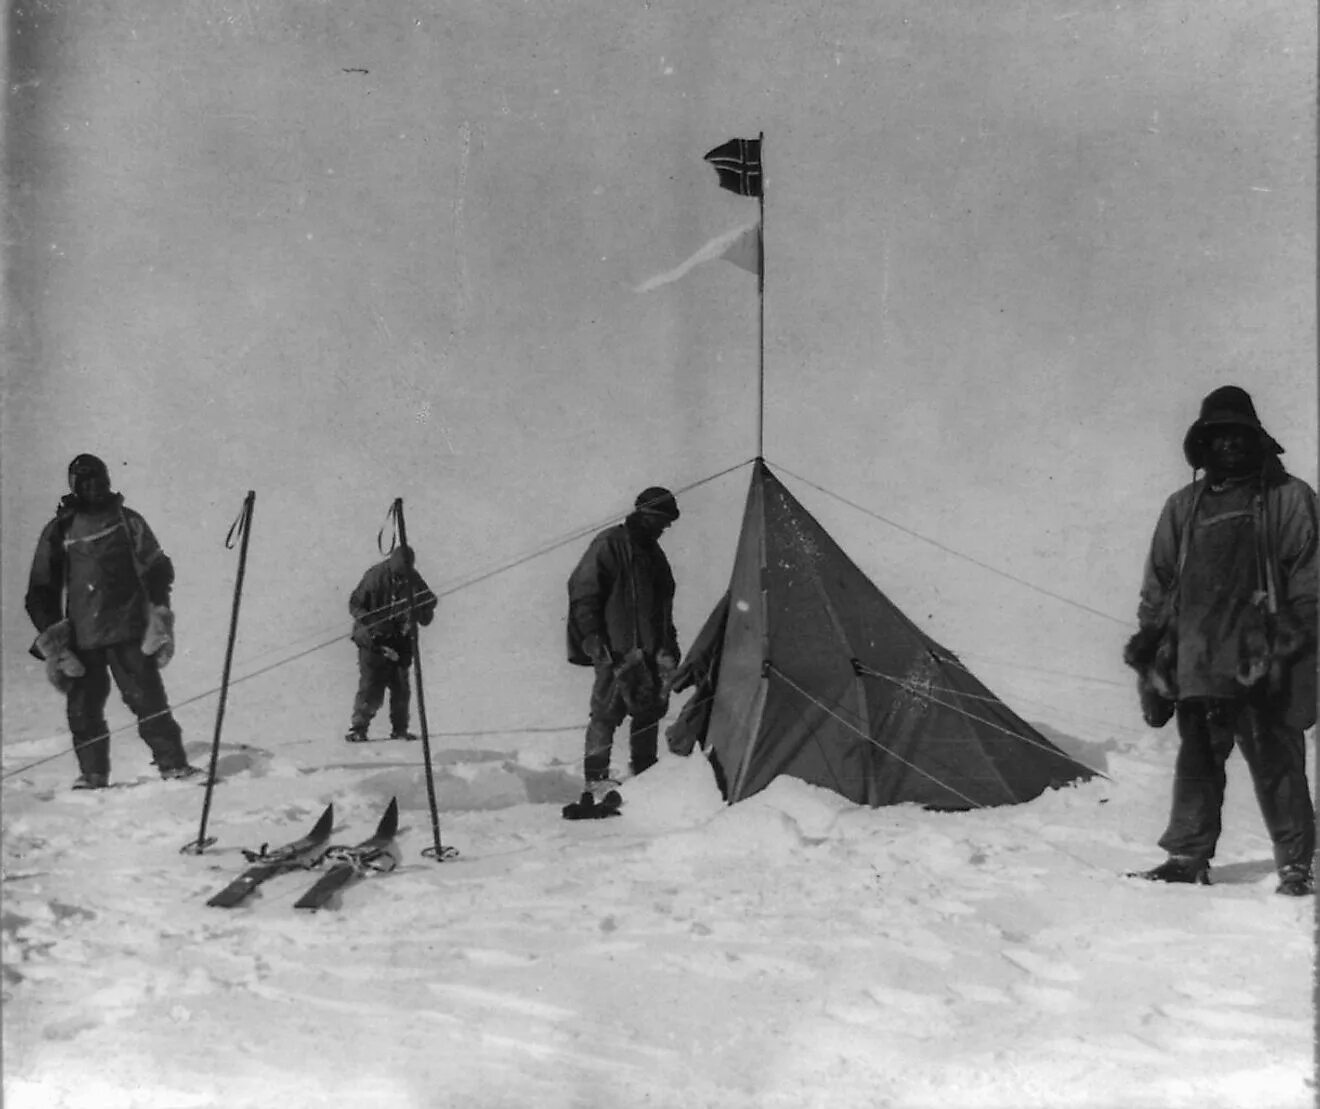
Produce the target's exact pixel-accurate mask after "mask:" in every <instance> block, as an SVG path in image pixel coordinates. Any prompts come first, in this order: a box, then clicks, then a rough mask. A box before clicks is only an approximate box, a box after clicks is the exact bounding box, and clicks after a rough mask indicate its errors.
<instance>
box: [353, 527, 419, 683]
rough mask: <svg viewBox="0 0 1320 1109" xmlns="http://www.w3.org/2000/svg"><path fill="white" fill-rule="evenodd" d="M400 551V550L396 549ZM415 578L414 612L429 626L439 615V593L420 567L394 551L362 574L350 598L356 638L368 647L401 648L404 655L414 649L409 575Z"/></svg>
mask: <svg viewBox="0 0 1320 1109" xmlns="http://www.w3.org/2000/svg"><path fill="white" fill-rule="evenodd" d="M396 553H397V552H396ZM410 577H411V579H412V592H413V609H412V611H413V613H414V615H415V616H416V618H417V623H418V624H419V625H421V626H422V627H426V625H427V624H429V623H430V622H431V620H432V618H433V617H434V616H435V607H436V597H435V595H434V594H433V593H432V592H431V587H430V586H429V585H427V584H426V582H425V581H424V580H423V579H422V575H421V574H419V573H418V572H417V571H416V569H414V568H411V567H407V566H405V565H404V562H403V560H402V559H396V558H395V557H394V555H391V556H390V558H387V559H385V560H384V561H383V562H378V563H377V564H376V565H375V566H373V567H371V569H370V570H368V571H367V572H366V573H365V574H363V575H362V580H361V581H360V582H358V584H357V588H356V589H354V590H353V592H352V594H351V595H350V596H349V598H348V611H349V612H350V613H351V614H352V616H353V636H352V638H353V642H354V643H356V644H357V645H358V646H359V647H363V648H365V649H366V650H368V651H377V652H379V651H380V649H381V648H382V647H390V648H392V649H394V650H395V651H398V652H399V654H400V657H401V658H402V657H403V656H405V655H406V653H407V652H409V651H410V650H411V642H412V641H411V634H412V629H411V627H410V625H409V622H408V579H409V578H410Z"/></svg>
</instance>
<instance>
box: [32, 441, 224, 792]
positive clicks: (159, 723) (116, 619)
mask: <svg viewBox="0 0 1320 1109" xmlns="http://www.w3.org/2000/svg"><path fill="white" fill-rule="evenodd" d="M173 585H174V565H173V563H171V562H170V560H169V558H168V557H166V555H165V552H164V551H162V550H161V549H160V544H159V543H157V542H156V537H155V535H153V534H152V531H151V528H149V527H148V526H147V522H146V520H144V519H143V518H142V517H141V516H140V515H139V514H138V513H136V512H134V511H133V510H132V509H131V508H127V507H126V506H125V505H124V498H123V497H122V496H121V495H120V494H118V493H115V492H113V491H112V490H111V488H110V472H109V470H108V469H107V468H106V465H105V463H104V462H102V461H101V459H99V458H97V457H96V456H95V455H91V454H80V455H78V457H77V458H75V459H74V460H73V461H72V462H71V463H70V464H69V492H68V494H67V495H66V496H65V497H63V498H62V499H61V500H60V503H59V506H58V507H57V508H56V510H55V518H54V519H53V520H51V521H50V523H48V524H47V525H46V526H45V528H44V529H42V532H41V537H40V538H39V539H38V540H37V550H36V553H35V555H34V556H33V559H32V570H31V573H30V574H29V576H28V589H27V597H26V608H27V613H28V616H29V617H31V619H32V623H33V625H34V626H35V627H36V629H37V633H38V634H37V639H36V642H35V643H34V644H33V645H32V653H33V654H34V655H35V656H36V657H37V658H40V659H44V660H45V663H46V674H47V677H48V678H49V679H50V681H51V684H52V685H54V686H55V687H56V688H57V689H59V690H60V691H61V692H62V693H63V694H64V697H65V707H66V711H67V714H68V721H69V730H70V731H71V732H72V733H73V749H74V752H75V754H76V755H77V758H78V769H79V775H78V778H77V780H76V781H75V782H74V783H73V788H74V789H104V788H105V787H106V785H107V784H108V783H109V780H110V732H109V728H107V726H106V722H105V706H106V701H107V700H108V699H109V697H110V679H111V677H113V678H114V681H115V684H116V685H117V686H118V687H119V692H120V694H121V695H122V696H123V699H124V703H125V704H126V705H127V706H128V707H129V709H131V710H132V712H133V715H134V716H136V717H137V721H138V734H139V735H140V736H141V737H142V739H143V740H144V741H145V742H146V744H147V746H148V747H149V748H150V749H151V754H152V761H153V762H154V763H155V765H156V768H157V769H158V770H159V772H160V776H161V777H162V778H166V779H175V778H187V777H191V776H192V775H194V774H197V773H199V771H198V770H197V768H196V767H193V766H189V765H188V759H187V756H186V755H185V753H184V748H183V739H182V735H181V732H180V729H179V725H178V723H177V722H176V721H175V719H174V717H173V715H172V714H171V712H170V707H169V702H168V699H167V698H166V696H165V685H164V683H163V681H162V680H161V676H160V671H161V668H162V667H163V666H165V665H166V664H167V663H168V662H169V660H170V658H171V657H172V656H173V654H174V616H173V613H172V611H171V610H170V593H171V589H172V587H173Z"/></svg>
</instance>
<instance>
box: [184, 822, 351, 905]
mask: <svg viewBox="0 0 1320 1109" xmlns="http://www.w3.org/2000/svg"><path fill="white" fill-rule="evenodd" d="M334 822H335V807H334V805H327V806H326V807H325V812H323V813H322V814H321V819H320V820H318V821H317V822H316V825H315V827H313V828H312V830H311V831H310V832H308V833H307V834H306V835H305V836H303V837H302V838H301V839H296V840H294V841H293V842H292V843H286V844H285V845H284V846H283V847H277V848H275V850H273V851H269V850H267V845H266V844H264V843H263V844H262V845H261V850H260V851H246V850H245V851H244V852H243V855H244V857H245V858H246V859H247V861H248V862H250V863H255V864H256V865H255V866H253V867H251V868H249V869H248V870H245V871H244V872H243V873H242V874H240V875H239V876H238V877H237V878H235V879H234V880H233V881H232V882H230V883H229V885H227V886H225V888H224V889H222V890H221V891H220V892H219V893H217V894H216V895H215V896H214V897H212V898H211V900H209V901H208V902H207V904H208V905H213V906H215V907H216V908H217V909H232V908H233V907H234V906H235V905H237V904H238V903H239V902H240V901H242V900H243V899H244V898H246V897H247V896H248V894H250V893H251V892H252V891H253V890H254V889H256V888H257V887H258V886H259V885H261V883H262V882H264V881H265V880H266V879H267V878H273V877H274V876H275V875H276V874H281V873H283V872H284V871H286V870H299V869H302V868H304V867H308V866H312V865H314V864H315V863H316V862H317V861H318V860H319V859H320V857H321V851H322V846H323V845H324V843H325V841H326V840H328V839H329V838H330V829H331V827H332V826H333V825H334Z"/></svg>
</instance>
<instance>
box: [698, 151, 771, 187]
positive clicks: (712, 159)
mask: <svg viewBox="0 0 1320 1109" xmlns="http://www.w3.org/2000/svg"><path fill="white" fill-rule="evenodd" d="M704 157H705V160H706V161H708V162H709V163H710V164H711V165H713V166H714V167H715V172H716V173H717V174H719V178H720V188H722V189H728V190H729V191H730V192H735V193H737V194H738V195H739V196H760V195H761V140H760V139H730V140H729V141H728V142H726V143H723V144H722V145H720V146H717V147H716V148H715V149H714V150H712V151H709V152H708V153H707V154H706V155H705V156H704Z"/></svg>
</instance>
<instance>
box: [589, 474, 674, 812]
mask: <svg viewBox="0 0 1320 1109" xmlns="http://www.w3.org/2000/svg"><path fill="white" fill-rule="evenodd" d="M677 519H678V502H677V501H676V500H675V499H674V495H673V494H672V493H671V492H669V490H668V489H663V488H661V487H659V486H652V487H651V488H649V489H644V490H642V492H641V493H639V494H638V496H637V499H636V502H635V505H634V510H633V511H632V512H630V513H629V514H628V516H627V518H626V519H625V520H624V522H623V523H621V524H615V525H614V526H613V527H610V528H606V529H605V530H604V531H602V532H601V533H600V534H598V535H597V536H596V537H595V538H594V539H593V540H592V541H591V544H590V545H589V546H588V547H587V549H586V551H585V552H584V553H583V555H582V558H581V559H580V560H579V561H578V564H577V566H576V567H575V568H574V570H573V573H572V574H571V575H570V576H569V579H568V627H567V632H568V661H569V662H571V663H573V664H574V665H575V666H590V667H592V668H593V670H594V671H595V675H594V680H593V682H592V686H591V702H590V709H589V711H590V722H589V723H588V724H587V733H586V740H585V745H584V754H583V777H584V778H585V779H586V784H587V789H588V791H589V792H592V793H593V794H596V793H601V794H602V795H603V794H604V793H605V792H607V791H608V790H609V788H610V786H611V785H612V784H613V783H612V781H611V779H610V752H611V750H612V748H613V745H614V731H615V729H616V728H617V727H618V726H619V725H620V724H622V723H623V721H624V719H625V718H629V717H630V718H631V719H630V723H629V756H630V759H629V761H630V765H631V769H632V772H633V773H634V774H640V773H641V772H642V771H643V770H646V769H647V768H648V767H650V766H651V765H653V764H654V763H655V761H656V750H657V745H658V739H659V733H660V721H661V720H662V719H664V715H665V713H666V712H667V711H668V708H669V684H670V681H671V680H672V678H673V674H674V669H675V667H676V666H677V665H678V659H679V650H678V633H677V632H676V631H675V630H674V574H673V571H672V569H671V568H670V566H669V559H668V558H666V557H665V552H664V551H663V550H662V549H661V547H660V536H661V535H663V534H664V533H665V531H666V529H668V528H669V526H670V525H671V524H673V523H674V521H675V520H677Z"/></svg>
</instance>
